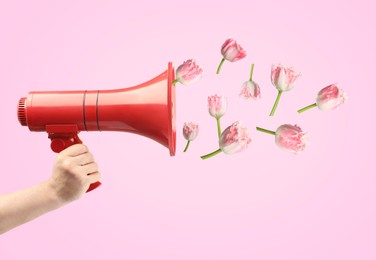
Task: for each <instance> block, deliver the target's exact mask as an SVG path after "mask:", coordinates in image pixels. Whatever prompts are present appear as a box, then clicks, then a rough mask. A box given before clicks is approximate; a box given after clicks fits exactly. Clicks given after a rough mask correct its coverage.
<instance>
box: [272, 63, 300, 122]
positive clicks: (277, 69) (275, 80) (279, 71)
mask: <svg viewBox="0 0 376 260" xmlns="http://www.w3.org/2000/svg"><path fill="white" fill-rule="evenodd" d="M300 75H301V74H300V73H299V72H297V71H296V70H295V69H294V68H292V67H286V66H283V65H280V64H279V65H274V64H273V65H272V71H271V81H272V84H273V85H274V86H275V87H276V88H277V90H278V95H277V99H276V100H275V102H274V106H273V109H272V111H271V112H270V115H269V116H273V115H274V113H275V110H276V109H277V106H278V103H279V100H280V98H281V95H282V92H285V91H289V90H291V89H293V87H294V84H295V81H296V79H297V78H298V77H299V76H300Z"/></svg>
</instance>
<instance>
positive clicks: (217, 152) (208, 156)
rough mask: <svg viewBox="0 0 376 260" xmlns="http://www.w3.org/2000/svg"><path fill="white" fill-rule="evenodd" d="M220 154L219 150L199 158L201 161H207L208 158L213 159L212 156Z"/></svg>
mask: <svg viewBox="0 0 376 260" xmlns="http://www.w3.org/2000/svg"><path fill="white" fill-rule="evenodd" d="M220 152H222V150H221V149H218V150H215V151H214V152H212V153H208V154H206V155H203V156H201V159H203V160H205V159H208V158H210V157H213V156H214V155H217V154H219V153H220Z"/></svg>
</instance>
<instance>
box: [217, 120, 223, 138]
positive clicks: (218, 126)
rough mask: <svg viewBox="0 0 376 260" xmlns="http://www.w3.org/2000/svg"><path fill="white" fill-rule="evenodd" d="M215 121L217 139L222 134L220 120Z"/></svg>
mask: <svg viewBox="0 0 376 260" xmlns="http://www.w3.org/2000/svg"><path fill="white" fill-rule="evenodd" d="M216 120H217V130H218V137H220V136H221V134H222V131H221V121H220V120H221V119H220V118H216Z"/></svg>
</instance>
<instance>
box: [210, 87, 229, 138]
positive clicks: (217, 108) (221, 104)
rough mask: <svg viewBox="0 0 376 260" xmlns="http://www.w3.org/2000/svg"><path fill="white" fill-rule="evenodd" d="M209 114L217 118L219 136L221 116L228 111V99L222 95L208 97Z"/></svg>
mask: <svg viewBox="0 0 376 260" xmlns="http://www.w3.org/2000/svg"><path fill="white" fill-rule="evenodd" d="M208 107H209V114H210V115H211V116H212V117H214V118H215V119H216V120H217V130H218V137H220V136H221V132H222V131H221V121H220V119H221V117H222V116H223V115H224V114H225V113H226V111H227V99H226V98H225V97H224V96H222V95H217V94H216V95H213V96H209V97H208Z"/></svg>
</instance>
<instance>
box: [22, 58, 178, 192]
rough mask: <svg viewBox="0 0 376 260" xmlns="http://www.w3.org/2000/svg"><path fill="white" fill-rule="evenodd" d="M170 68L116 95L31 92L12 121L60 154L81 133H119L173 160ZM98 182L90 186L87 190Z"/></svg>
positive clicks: (78, 92) (76, 140)
mask: <svg viewBox="0 0 376 260" xmlns="http://www.w3.org/2000/svg"><path fill="white" fill-rule="evenodd" d="M174 77H175V75H174V69H173V66H172V63H171V62H170V63H169V64H168V69H167V70H166V71H165V72H163V73H162V74H160V75H159V76H157V77H155V78H153V79H152V80H149V81H147V82H145V83H142V84H140V85H137V86H133V87H129V88H123V89H116V90H78V91H33V92H30V93H29V94H28V96H27V97H23V98H21V99H20V101H19V103H18V113H17V114H18V120H19V122H20V123H21V125H23V126H28V128H29V130H30V131H36V132H47V133H48V137H49V138H50V139H51V149H52V150H53V151H54V152H60V151H62V150H64V149H65V148H67V147H69V146H71V145H73V144H76V143H81V140H80V139H79V137H78V133H79V132H81V131H122V132H129V133H134V134H139V135H142V136H145V137H148V138H150V139H152V140H154V141H156V142H158V143H160V144H162V145H163V146H165V147H167V148H168V149H169V152H170V155H171V156H174V155H175V147H176V127H175V87H174V86H173V85H172V82H173V81H174ZM99 185H100V183H94V184H92V185H91V186H90V188H89V190H88V191H90V190H92V189H94V188H96V187H97V186H99Z"/></svg>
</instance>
